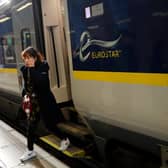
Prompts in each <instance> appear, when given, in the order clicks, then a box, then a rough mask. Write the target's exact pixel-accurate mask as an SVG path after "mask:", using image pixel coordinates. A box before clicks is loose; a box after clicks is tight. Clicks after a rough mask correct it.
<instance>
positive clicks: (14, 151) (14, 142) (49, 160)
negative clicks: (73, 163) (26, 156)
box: [0, 120, 69, 168]
mask: <svg viewBox="0 0 168 168" xmlns="http://www.w3.org/2000/svg"><path fill="white" fill-rule="evenodd" d="M25 149H26V138H25V137H24V136H23V135H22V134H20V133H19V132H17V131H16V130H15V129H13V128H11V127H10V126H9V125H7V124H6V123H4V122H3V121H2V120H0V168H69V167H68V166H67V165H65V164H64V163H62V162H61V161H60V160H57V159H56V158H55V157H54V156H52V155H51V154H49V153H48V152H46V151H45V150H44V149H42V148H40V147H39V146H38V145H35V151H36V152H37V158H34V159H32V160H29V161H27V162H24V163H21V162H20V160H19V158H20V156H21V155H22V154H23V153H24V151H25Z"/></svg>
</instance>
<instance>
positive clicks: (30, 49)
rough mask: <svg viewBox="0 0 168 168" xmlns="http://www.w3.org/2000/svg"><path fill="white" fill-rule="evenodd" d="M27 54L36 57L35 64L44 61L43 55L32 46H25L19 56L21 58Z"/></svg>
mask: <svg viewBox="0 0 168 168" xmlns="http://www.w3.org/2000/svg"><path fill="white" fill-rule="evenodd" d="M27 56H30V57H33V58H36V59H37V60H36V65H38V64H39V63H41V62H43V61H44V56H43V55H42V54H41V53H40V52H39V51H38V50H37V49H35V48H33V47H31V46H30V47H27V48H25V49H24V50H23V51H22V52H21V57H22V59H23V58H25V57H27Z"/></svg>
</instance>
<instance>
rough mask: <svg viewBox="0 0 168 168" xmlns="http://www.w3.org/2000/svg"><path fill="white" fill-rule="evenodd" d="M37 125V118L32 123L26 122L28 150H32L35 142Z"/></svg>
mask: <svg viewBox="0 0 168 168" xmlns="http://www.w3.org/2000/svg"><path fill="white" fill-rule="evenodd" d="M38 123H39V118H38V119H36V120H33V121H30V120H28V127H27V147H28V149H29V150H33V145H34V141H35V131H36V129H37V126H38Z"/></svg>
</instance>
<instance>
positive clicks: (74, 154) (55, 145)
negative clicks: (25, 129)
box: [40, 136, 85, 157]
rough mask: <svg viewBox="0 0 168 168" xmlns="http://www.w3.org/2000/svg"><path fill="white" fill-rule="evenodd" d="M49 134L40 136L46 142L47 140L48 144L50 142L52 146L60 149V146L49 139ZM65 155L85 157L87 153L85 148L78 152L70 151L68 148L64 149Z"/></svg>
mask: <svg viewBox="0 0 168 168" xmlns="http://www.w3.org/2000/svg"><path fill="white" fill-rule="evenodd" d="M47 137H48V136H44V137H40V139H41V140H42V141H44V142H46V143H47V144H49V145H50V146H52V147H54V148H55V149H57V150H59V146H58V145H57V144H55V143H53V142H51V141H49V140H48V139H47ZM62 152H63V153H64V154H65V155H67V156H69V157H75V156H80V157H83V156H84V155H85V152H84V151H83V150H79V151H77V152H73V153H71V152H69V151H67V150H65V151H62Z"/></svg>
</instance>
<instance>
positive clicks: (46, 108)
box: [20, 61, 63, 129]
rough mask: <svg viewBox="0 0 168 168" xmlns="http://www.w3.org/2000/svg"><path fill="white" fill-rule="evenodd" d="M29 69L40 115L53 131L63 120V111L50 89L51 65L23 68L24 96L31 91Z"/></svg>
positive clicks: (43, 64) (45, 63) (41, 64)
mask: <svg viewBox="0 0 168 168" xmlns="http://www.w3.org/2000/svg"><path fill="white" fill-rule="evenodd" d="M28 69H29V72H30V73H29V74H30V81H31V82H30V83H31V86H32V92H33V93H35V95H36V96H37V100H38V103H39V106H40V115H41V117H42V119H43V120H44V123H45V124H46V127H48V128H49V129H52V128H53V127H54V126H56V124H57V123H58V122H60V121H62V120H63V116H62V113H61V110H60V109H59V107H58V105H57V103H56V100H55V97H54V95H53V94H52V92H51V89H50V82H49V75H48V71H49V65H48V63H47V62H46V61H45V62H42V63H40V64H39V65H36V66H35V67H31V68H28V67H26V66H23V67H21V69H20V70H21V72H22V74H23V78H24V89H23V92H22V96H24V95H25V94H26V92H28V91H29V86H28V83H27V82H28Z"/></svg>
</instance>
